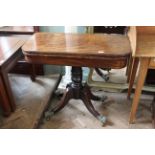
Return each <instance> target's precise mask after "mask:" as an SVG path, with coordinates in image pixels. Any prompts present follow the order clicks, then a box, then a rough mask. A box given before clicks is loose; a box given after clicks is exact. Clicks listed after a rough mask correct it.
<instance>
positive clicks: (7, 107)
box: [0, 76, 11, 116]
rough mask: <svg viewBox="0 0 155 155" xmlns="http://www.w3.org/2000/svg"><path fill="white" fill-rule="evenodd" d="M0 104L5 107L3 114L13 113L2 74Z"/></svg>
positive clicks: (0, 78) (0, 79)
mask: <svg viewBox="0 0 155 155" xmlns="http://www.w3.org/2000/svg"><path fill="white" fill-rule="evenodd" d="M0 105H1V107H2V109H3V114H4V115H5V116H8V115H10V113H11V107H10V103H9V99H8V96H7V92H6V89H5V86H4V83H3V79H2V77H1V76H0Z"/></svg>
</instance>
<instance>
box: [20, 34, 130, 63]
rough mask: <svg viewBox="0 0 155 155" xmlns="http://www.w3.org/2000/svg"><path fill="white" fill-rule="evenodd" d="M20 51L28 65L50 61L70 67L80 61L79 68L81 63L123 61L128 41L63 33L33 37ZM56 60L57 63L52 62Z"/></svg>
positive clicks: (127, 49) (127, 48)
mask: <svg viewBox="0 0 155 155" xmlns="http://www.w3.org/2000/svg"><path fill="white" fill-rule="evenodd" d="M22 50H23V53H24V54H25V56H26V59H27V60H28V61H32V62H37V63H39V62H42V63H45V62H46V61H48V63H50V62H51V61H52V62H51V64H52V63H54V64H60V65H61V64H63V65H65V64H66V65H74V64H75V61H76V60H77V59H79V60H78V61H80V60H83V62H81V66H82V65H84V66H85V65H86V64H84V63H86V61H87V60H88V61H93V60H95V59H96V61H97V60H99V59H100V60H103V59H105V58H107V59H108V58H110V59H111V57H112V58H114V59H115V58H116V59H117V58H118V59H119V58H122V59H123V58H125V59H126V57H127V56H129V54H130V52H131V49H130V42H129V39H128V37H127V36H125V35H118V34H111V35H109V34H108V35H107V34H64V33H35V34H34V35H33V36H32V37H31V38H30V39H29V40H28V41H27V42H26V43H25V44H24V45H23V47H22ZM35 58H36V59H35ZM54 58H55V61H54ZM60 58H62V61H65V60H66V59H68V58H70V62H67V61H65V62H64V63H63V62H62V61H61V62H60ZM32 59H33V60H32ZM48 59H50V61H49V60H48ZM58 59H59V62H56V60H58ZM75 59H76V60H75ZM71 60H72V62H71ZM73 61H74V62H73ZM76 62H77V61H76ZM72 63H73V64H72ZM77 63H78V62H77ZM79 63H80V62H79ZM91 63H92V62H91ZM89 64H90V63H89ZM75 65H76V64H75ZM88 66H92V65H88Z"/></svg>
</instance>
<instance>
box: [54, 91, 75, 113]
mask: <svg viewBox="0 0 155 155" xmlns="http://www.w3.org/2000/svg"><path fill="white" fill-rule="evenodd" d="M71 98H73V92H72V89H71V88H67V89H66V91H65V93H64V95H63V97H62V98H61V100H60V102H59V104H58V105H57V107H55V108H54V109H53V110H52V112H54V113H56V112H58V111H60V110H61V109H63V108H64V107H65V105H66V104H67V103H68V101H69V100H70V99H71Z"/></svg>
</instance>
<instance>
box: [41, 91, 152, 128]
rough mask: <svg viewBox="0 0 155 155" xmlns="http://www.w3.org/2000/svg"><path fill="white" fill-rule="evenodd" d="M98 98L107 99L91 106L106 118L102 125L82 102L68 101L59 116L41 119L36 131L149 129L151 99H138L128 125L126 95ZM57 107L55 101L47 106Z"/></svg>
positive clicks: (149, 97)
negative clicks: (38, 128)
mask: <svg viewBox="0 0 155 155" xmlns="http://www.w3.org/2000/svg"><path fill="white" fill-rule="evenodd" d="M94 92H95V94H98V95H103V94H105V95H107V96H108V99H107V100H106V101H105V102H104V103H101V102H96V101H95V102H93V104H94V106H95V108H96V109H97V110H98V111H99V112H100V113H101V114H104V115H105V116H106V117H107V124H106V125H105V126H102V124H101V123H100V122H99V121H98V120H97V119H96V118H94V117H93V116H92V115H91V114H90V113H89V112H88V110H87V109H86V107H85V106H84V104H83V103H82V101H80V100H70V102H69V104H68V105H67V106H66V107H65V108H64V109H63V110H62V111H60V112H58V113H57V114H55V115H54V116H52V117H51V119H50V120H49V121H47V120H46V119H44V121H43V124H42V125H40V128H48V129H69V128H71V129H84V128H87V129H132V128H134V129H147V128H152V119H151V115H152V114H151V112H150V103H151V102H152V99H153V97H152V96H151V95H142V98H141V102H140V106H139V109H138V113H137V119H136V123H135V124H132V125H129V124H128V118H129V112H130V108H131V101H128V100H127V99H126V93H104V92H103V91H99V92H96V91H94ZM57 103H58V100H57V98H55V99H53V100H52V101H51V106H54V105H55V104H57Z"/></svg>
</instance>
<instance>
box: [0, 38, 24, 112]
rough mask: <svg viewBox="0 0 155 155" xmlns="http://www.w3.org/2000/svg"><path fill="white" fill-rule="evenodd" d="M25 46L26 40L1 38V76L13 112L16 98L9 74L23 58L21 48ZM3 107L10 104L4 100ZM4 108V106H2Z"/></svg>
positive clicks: (5, 110)
mask: <svg viewBox="0 0 155 155" xmlns="http://www.w3.org/2000/svg"><path fill="white" fill-rule="evenodd" d="M23 44H24V40H21V39H19V38H13V37H0V74H1V77H2V81H3V82H2V84H3V87H4V88H5V90H6V94H7V97H8V100H9V104H10V107H11V110H12V111H14V110H15V108H16V105H15V101H14V97H13V94H12V90H11V87H10V83H9V78H8V72H9V71H10V70H11V69H12V68H13V67H14V66H15V64H16V63H17V61H18V60H19V59H20V58H21V56H22V52H21V49H20V48H21V46H22V45H23ZM2 104H3V105H6V104H8V103H7V102H5V101H4V100H3V102H2ZM2 107H3V106H2ZM3 111H4V113H8V111H10V110H9V107H8V110H7V109H6V108H4V109H3Z"/></svg>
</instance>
